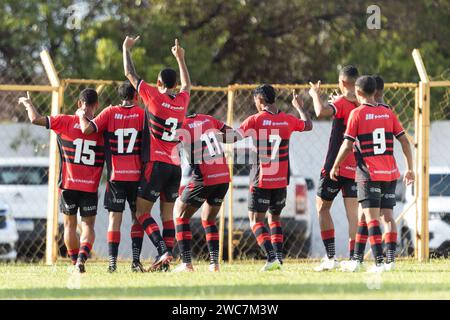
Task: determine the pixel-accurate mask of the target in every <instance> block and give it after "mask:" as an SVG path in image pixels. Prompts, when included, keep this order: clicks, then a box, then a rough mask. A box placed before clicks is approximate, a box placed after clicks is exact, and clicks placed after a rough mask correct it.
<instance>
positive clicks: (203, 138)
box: [180, 114, 230, 186]
mask: <svg viewBox="0 0 450 320" xmlns="http://www.w3.org/2000/svg"><path fill="white" fill-rule="evenodd" d="M224 126H225V124H224V123H223V122H222V121H219V120H217V119H216V118H214V117H212V116H209V115H205V114H193V115H190V116H187V117H186V119H185V120H184V122H183V126H182V129H183V130H182V133H183V134H182V135H181V136H180V140H181V141H182V142H183V144H184V148H185V150H189V164H190V166H191V167H192V169H193V182H194V183H195V184H201V185H205V186H210V185H215V184H221V183H229V182H230V171H229V169H228V165H227V163H226V159H225V155H224V150H223V146H222V145H221V144H220V143H219V142H218V140H217V138H216V134H217V133H219V132H220V131H221V130H222V129H223V128H224Z"/></svg>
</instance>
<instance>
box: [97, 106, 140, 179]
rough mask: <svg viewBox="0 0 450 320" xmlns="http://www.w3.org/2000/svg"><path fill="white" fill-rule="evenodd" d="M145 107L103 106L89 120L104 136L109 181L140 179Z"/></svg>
mask: <svg viewBox="0 0 450 320" xmlns="http://www.w3.org/2000/svg"><path fill="white" fill-rule="evenodd" d="M144 113H145V112H144V109H142V108H141V107H139V106H137V105H132V106H111V107H107V108H105V109H103V111H102V112H101V113H100V114H99V115H98V116H96V117H95V118H94V119H93V120H92V121H91V123H92V124H93V125H94V128H95V130H96V132H98V133H102V134H103V137H104V139H105V160H106V168H107V169H108V179H109V180H111V181H139V179H140V176H141V169H142V159H141V144H142V131H143V128H144V118H145V117H144Z"/></svg>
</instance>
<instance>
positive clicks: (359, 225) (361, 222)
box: [358, 221, 367, 227]
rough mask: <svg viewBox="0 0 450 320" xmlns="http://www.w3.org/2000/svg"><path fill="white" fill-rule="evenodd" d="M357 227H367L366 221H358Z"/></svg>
mask: <svg viewBox="0 0 450 320" xmlns="http://www.w3.org/2000/svg"><path fill="white" fill-rule="evenodd" d="M358 227H367V223H366V222H365V221H360V222H358Z"/></svg>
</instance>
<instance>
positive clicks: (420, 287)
mask: <svg viewBox="0 0 450 320" xmlns="http://www.w3.org/2000/svg"><path fill="white" fill-rule="evenodd" d="M375 292H383V293H390V294H401V293H405V294H411V293H416V295H415V296H414V298H415V299H421V297H422V298H426V294H427V293H444V292H446V293H447V295H448V294H449V293H450V288H449V286H448V285H446V284H442V285H436V284H419V283H409V284H392V283H389V284H382V285H381V289H380V290H369V289H368V287H367V285H366V284H365V283H358V284H355V283H353V284H348V285H347V284H344V285H342V284H323V283H308V284H298V285H296V284H295V285H294V284H280V285H265V284H260V285H239V286H225V285H209V286H204V285H202V286H195V285H194V286H174V287H137V288H136V287H135V288H122V287H102V288H98V287H96V288H88V287H85V288H81V289H67V288H51V289H49V288H28V289H2V290H0V299H25V298H28V299H30V298H31V299H65V298H74V299H77V298H83V299H85V298H88V299H89V298H90V299H134V298H144V299H158V298H161V297H170V298H173V299H200V298H201V299H215V298H216V299H217V296H219V297H222V296H227V297H229V298H235V299H239V298H241V297H244V298H248V297H250V298H255V299H263V298H264V297H265V296H268V295H271V296H273V295H275V296H276V295H282V296H283V297H286V295H288V296H290V297H292V299H300V298H306V299H307V298H308V296H310V295H311V296H321V297H323V298H329V299H337V298H339V296H340V295H342V294H351V295H353V296H355V295H356V298H361V299H364V298H365V296H366V295H367V294H369V293H370V294H371V293H375Z"/></svg>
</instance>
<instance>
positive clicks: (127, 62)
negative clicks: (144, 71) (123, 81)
mask: <svg viewBox="0 0 450 320" xmlns="http://www.w3.org/2000/svg"><path fill="white" fill-rule="evenodd" d="M138 40H139V36H137V37H136V38H131V37H129V36H127V37H126V38H125V40H124V41H123V44H122V53H123V70H124V73H125V76H126V77H127V78H128V80H130V83H131V84H132V85H133V87H134V88H135V89H136V90H137V85H138V82H139V80H140V78H139V76H138V74H137V72H136V69H135V68H134V64H133V59H132V58H131V48H132V47H133V46H134V44H135V43H136V41H138Z"/></svg>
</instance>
